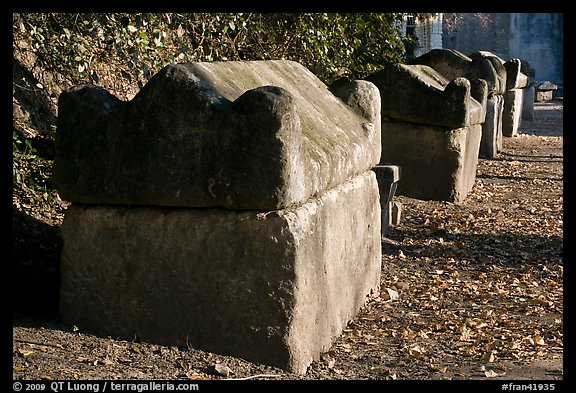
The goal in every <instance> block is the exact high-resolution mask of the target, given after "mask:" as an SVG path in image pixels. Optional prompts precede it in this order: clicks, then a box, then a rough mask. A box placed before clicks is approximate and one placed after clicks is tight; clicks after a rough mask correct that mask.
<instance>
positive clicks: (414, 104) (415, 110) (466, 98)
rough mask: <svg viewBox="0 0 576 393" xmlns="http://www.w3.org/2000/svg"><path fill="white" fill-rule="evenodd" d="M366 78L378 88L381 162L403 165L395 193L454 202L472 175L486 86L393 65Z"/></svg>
mask: <svg viewBox="0 0 576 393" xmlns="http://www.w3.org/2000/svg"><path fill="white" fill-rule="evenodd" d="M366 80H368V81H370V82H373V83H374V84H375V85H376V86H377V87H378V89H379V91H380V97H381V105H382V111H381V113H382V158H381V161H380V163H381V164H393V165H398V166H400V167H401V168H402V181H401V182H399V184H398V188H397V191H396V192H397V193H398V194H399V195H406V196H409V197H413V198H417V199H430V200H443V201H450V202H456V203H459V202H461V201H463V200H464V199H465V198H466V196H467V194H468V192H469V191H470V190H471V189H472V186H473V185H474V181H475V179H476V167H477V163H478V151H479V147H480V139H481V136H482V123H483V122H484V119H485V117H486V99H487V84H486V82H485V81H484V80H482V79H473V80H468V79H466V78H462V77H459V78H456V79H454V80H452V81H449V80H448V79H446V78H445V77H443V76H442V75H441V74H439V73H438V72H437V71H435V70H434V69H433V68H431V67H429V66H426V65H407V64H395V65H391V66H388V67H386V68H385V69H383V70H381V71H379V72H377V73H375V74H372V75H371V76H369V77H367V78H366Z"/></svg>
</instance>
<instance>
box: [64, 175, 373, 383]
mask: <svg viewBox="0 0 576 393" xmlns="http://www.w3.org/2000/svg"><path fill="white" fill-rule="evenodd" d="M62 237H63V242H64V243H63V251H62V261H61V272H62V287H61V301H60V303H61V306H60V309H61V313H62V316H63V319H64V320H65V322H66V323H68V324H71V325H72V324H73V325H76V326H78V327H80V328H90V329H92V330H96V331H100V332H102V333H105V334H109V335H113V336H114V337H125V338H128V339H134V338H137V339H142V340H146V341H149V342H156V343H160V344H165V345H178V346H186V345H187V344H188V343H190V344H192V345H194V346H195V347H197V348H200V349H205V350H209V351H213V352H218V353H222V354H230V355H234V356H238V357H242V358H245V359H247V360H249V361H252V362H255V363H263V364H270V365H274V366H278V367H281V368H285V369H287V370H290V371H293V372H298V373H303V372H304V371H305V370H306V367H307V366H308V365H309V364H310V362H311V361H312V360H313V359H317V358H318V357H319V356H320V354H321V352H323V351H326V350H328V349H329V347H330V345H331V344H332V342H333V339H334V338H335V337H336V336H338V335H339V334H340V333H341V331H342V329H343V327H344V326H345V325H346V323H347V321H348V320H349V319H350V318H352V317H353V316H354V315H355V314H356V313H357V311H358V310H359V308H360V307H361V306H362V305H363V304H364V302H365V299H366V295H368V294H369V293H370V292H371V290H373V289H377V287H378V285H379V277H380V267H381V265H380V263H381V243H380V204H379V193H378V186H377V181H376V176H375V174H374V172H372V171H366V172H364V173H363V174H361V175H358V176H356V177H354V178H353V179H351V180H349V181H346V182H343V183H342V184H341V185H339V186H337V187H335V188H333V189H331V190H328V191H325V192H323V193H321V194H319V196H318V197H315V198H312V199H310V200H309V201H308V202H306V203H304V204H302V205H301V206H299V207H295V208H287V209H283V210H277V211H270V212H257V211H234V210H227V209H221V208H203V209H197V208H166V207H121V206H90V205H80V204H72V205H71V206H70V208H69V210H68V212H67V214H66V217H65V219H64V223H63V226H62Z"/></svg>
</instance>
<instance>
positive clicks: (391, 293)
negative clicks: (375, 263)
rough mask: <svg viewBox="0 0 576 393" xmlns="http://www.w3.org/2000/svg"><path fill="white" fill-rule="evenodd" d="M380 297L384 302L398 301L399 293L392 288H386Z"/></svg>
mask: <svg viewBox="0 0 576 393" xmlns="http://www.w3.org/2000/svg"><path fill="white" fill-rule="evenodd" d="M380 297H381V298H382V299H384V300H391V301H392V300H398V297H399V295H398V292H396V291H395V290H393V289H392V288H386V289H384V290H383V291H382V292H380Z"/></svg>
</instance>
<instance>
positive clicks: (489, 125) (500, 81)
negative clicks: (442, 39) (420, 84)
mask: <svg viewBox="0 0 576 393" xmlns="http://www.w3.org/2000/svg"><path fill="white" fill-rule="evenodd" d="M411 63H412V64H424V65H427V66H430V67H432V68H434V69H435V70H436V71H438V72H439V73H440V74H442V75H443V76H444V77H445V78H446V79H448V80H452V79H455V78H459V77H464V78H468V79H472V80H473V79H484V80H485V81H486V83H487V86H488V101H487V103H486V118H485V121H484V123H483V125H482V141H481V144H480V155H481V156H482V157H485V158H494V157H495V155H496V153H497V152H498V149H499V148H500V147H501V138H502V109H503V97H502V94H504V92H505V90H506V68H505V67H504V63H503V62H502V60H501V59H500V58H498V57H497V56H496V55H495V54H493V53H492V52H488V51H478V52H475V53H473V54H471V55H470V56H466V55H465V54H463V53H462V52H459V51H456V50H453V49H434V50H432V51H430V52H428V53H426V54H424V55H422V56H420V57H418V58H416V59H414V60H412V61H411Z"/></svg>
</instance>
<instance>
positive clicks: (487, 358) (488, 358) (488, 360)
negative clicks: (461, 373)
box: [482, 351, 496, 363]
mask: <svg viewBox="0 0 576 393" xmlns="http://www.w3.org/2000/svg"><path fill="white" fill-rule="evenodd" d="M494 360H496V356H494V352H493V351H488V352H486V353H485V354H484V356H482V361H483V362H484V363H492V362H493V361H494Z"/></svg>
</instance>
